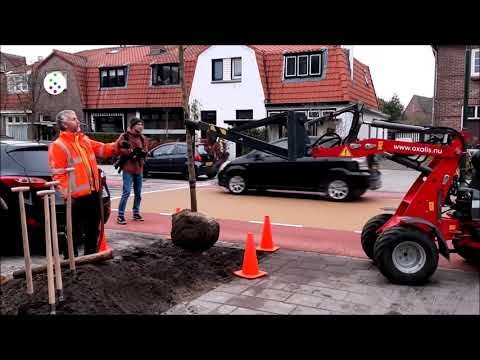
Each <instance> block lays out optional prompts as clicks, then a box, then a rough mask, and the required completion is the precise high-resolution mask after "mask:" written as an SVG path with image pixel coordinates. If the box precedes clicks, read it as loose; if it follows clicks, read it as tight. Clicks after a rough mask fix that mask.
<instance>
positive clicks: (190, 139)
mask: <svg viewBox="0 0 480 360" xmlns="http://www.w3.org/2000/svg"><path fill="white" fill-rule="evenodd" d="M178 58H179V73H180V83H181V84H182V103H183V117H184V119H189V118H190V111H189V108H190V107H189V105H188V93H187V84H186V81H185V76H184V74H185V71H184V69H185V56H184V46H183V45H179V46H178ZM185 130H186V134H185V135H186V140H187V166H188V183H189V185H190V208H191V210H192V211H195V212H196V211H197V190H196V174H195V166H194V162H193V153H194V151H195V148H194V144H195V130H190V129H189V128H188V127H187V126H186V125H185Z"/></svg>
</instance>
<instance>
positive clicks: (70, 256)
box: [65, 168, 76, 272]
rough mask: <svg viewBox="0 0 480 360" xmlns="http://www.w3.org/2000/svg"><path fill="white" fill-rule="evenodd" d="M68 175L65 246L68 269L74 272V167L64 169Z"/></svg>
mask: <svg viewBox="0 0 480 360" xmlns="http://www.w3.org/2000/svg"><path fill="white" fill-rule="evenodd" d="M65 171H66V172H67V176H68V187H67V246H68V261H69V264H70V270H71V271H72V272H74V271H75V270H76V269H75V254H74V252H73V235H72V176H71V173H72V172H73V171H75V169H74V168H67V169H65Z"/></svg>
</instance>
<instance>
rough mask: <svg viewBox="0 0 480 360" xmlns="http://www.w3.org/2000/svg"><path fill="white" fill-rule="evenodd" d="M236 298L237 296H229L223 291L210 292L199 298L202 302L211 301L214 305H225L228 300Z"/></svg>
mask: <svg viewBox="0 0 480 360" xmlns="http://www.w3.org/2000/svg"><path fill="white" fill-rule="evenodd" d="M233 297H235V294H229V293H226V292H222V291H216V290H214V291H210V292H208V293H206V294H203V295H202V296H200V297H199V298H198V300H200V301H210V302H214V303H221V304H225V303H226V302H227V301H228V300H230V299H231V298H233Z"/></svg>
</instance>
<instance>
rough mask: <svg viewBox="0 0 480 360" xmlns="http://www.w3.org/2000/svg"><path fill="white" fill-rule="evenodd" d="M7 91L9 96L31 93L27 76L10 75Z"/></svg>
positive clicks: (8, 76)
mask: <svg viewBox="0 0 480 360" xmlns="http://www.w3.org/2000/svg"><path fill="white" fill-rule="evenodd" d="M7 91H8V93H9V94H18V93H24V92H27V91H29V86H28V78H27V75H26V74H8V75H7Z"/></svg>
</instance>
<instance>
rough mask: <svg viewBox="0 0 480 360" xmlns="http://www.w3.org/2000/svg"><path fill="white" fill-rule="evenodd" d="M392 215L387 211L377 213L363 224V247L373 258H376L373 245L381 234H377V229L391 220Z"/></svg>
mask: <svg viewBox="0 0 480 360" xmlns="http://www.w3.org/2000/svg"><path fill="white" fill-rule="evenodd" d="M391 217H392V214H386V213H385V214H379V215H375V216H374V217H372V218H371V219H370V220H368V221H367V223H366V224H365V225H364V226H363V229H362V234H361V243H362V249H363V251H364V252H365V255H367V256H368V257H369V258H370V259H372V260H373V259H374V257H373V247H374V245H375V242H376V241H377V239H378V236H379V235H377V234H376V231H377V230H378V229H380V228H381V227H382V226H383V225H385V223H386V222H387V221H388V220H390V218H391Z"/></svg>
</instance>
